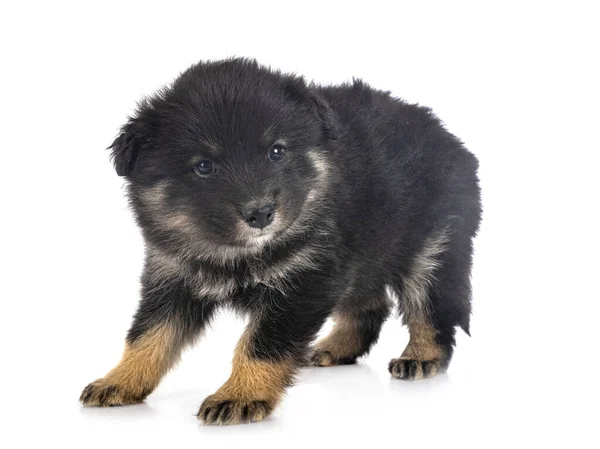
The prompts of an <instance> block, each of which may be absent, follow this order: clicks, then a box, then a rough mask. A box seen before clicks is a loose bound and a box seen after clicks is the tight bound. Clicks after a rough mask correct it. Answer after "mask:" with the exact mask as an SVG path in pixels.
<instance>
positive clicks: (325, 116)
mask: <svg viewBox="0 0 600 449" xmlns="http://www.w3.org/2000/svg"><path fill="white" fill-rule="evenodd" d="M310 98H311V102H312V105H313V108H314V110H315V112H316V114H317V116H318V117H319V118H320V119H321V124H322V125H321V129H322V130H323V135H324V136H325V137H327V138H328V139H330V140H337V138H338V135H339V123H338V117H337V115H336V113H335V112H334V111H333V109H331V106H329V103H327V100H325V98H323V97H322V96H321V94H320V93H319V92H318V91H317V90H316V88H315V87H314V86H311V88H310Z"/></svg>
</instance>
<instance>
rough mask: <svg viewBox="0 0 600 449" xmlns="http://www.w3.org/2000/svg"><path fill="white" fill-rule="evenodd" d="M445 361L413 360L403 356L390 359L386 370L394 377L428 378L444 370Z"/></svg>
mask: <svg viewBox="0 0 600 449" xmlns="http://www.w3.org/2000/svg"><path fill="white" fill-rule="evenodd" d="M446 368H447V363H446V362H445V361H442V360H415V359H410V358H405V357H400V358H398V359H392V360H390V364H389V366H388V371H389V372H390V374H391V375H392V377H395V378H396V379H402V380H418V379H428V378H429V377H433V376H435V375H436V374H438V373H441V372H444V371H445V370H446Z"/></svg>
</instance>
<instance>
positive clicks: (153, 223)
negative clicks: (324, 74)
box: [84, 59, 481, 423]
mask: <svg viewBox="0 0 600 449" xmlns="http://www.w3.org/2000/svg"><path fill="white" fill-rule="evenodd" d="M274 145H275V146H277V147H278V148H283V149H284V157H283V159H281V160H280V161H272V160H270V159H269V151H270V149H271V148H273V146H274ZM111 148H112V157H113V160H114V164H115V167H116V170H117V173H118V174H119V175H121V176H125V178H126V180H127V186H128V194H129V198H130V202H131V206H132V208H133V211H134V212H135V216H136V218H137V221H138V224H139V226H140V227H141V229H142V231H143V234H144V237H145V241H146V243H147V263H146V268H145V272H144V275H143V277H142V284H143V290H142V299H141V302H140V306H139V310H138V312H137V314H136V316H135V319H134V322H133V325H132V327H131V329H130V331H129V334H128V337H127V340H128V344H129V345H135V342H136V341H137V340H139V339H141V338H143V337H144V335H145V334H146V333H147V332H149V330H151V329H155V328H156V327H157V326H160V325H161V324H165V323H166V324H168V325H169V326H171V327H172V329H174V332H176V333H177V335H178V338H179V340H178V341H183V342H191V341H193V339H194V337H195V336H196V335H198V334H199V333H200V331H201V330H202V329H203V327H204V326H205V324H206V322H207V320H208V319H210V317H211V316H212V315H213V312H214V310H215V309H217V308H219V307H222V306H228V307H232V308H234V309H235V310H238V311H242V312H243V313H245V314H247V315H248V316H249V317H250V325H249V331H248V341H249V344H248V348H249V349H248V357H250V359H255V360H257V361H266V362H267V363H273V364H277V363H280V362H281V361H286V363H292V364H293V365H294V366H301V365H302V364H304V363H305V362H306V361H307V359H309V356H310V355H311V343H312V342H313V340H314V338H315V335H316V334H317V332H318V331H319V329H320V328H321V326H322V325H323V323H324V321H325V320H326V319H327V317H329V316H331V315H333V316H334V317H336V318H339V320H340V322H344V323H346V326H347V328H348V329H351V330H350V331H349V332H351V333H352V337H353V343H350V346H349V347H347V348H345V347H342V348H340V350H339V354H336V351H337V350H336V349H335V346H333V348H334V349H331V347H327V348H325V349H324V350H322V351H321V355H319V356H318V357H316V358H315V356H313V359H312V360H313V363H316V364H339V363H353V362H354V361H355V360H356V358H357V357H359V356H361V355H364V354H366V353H367V352H368V351H369V349H370V348H371V346H372V344H373V343H374V342H375V341H376V340H377V338H378V334H379V331H380V329H381V326H382V324H383V322H384V321H385V319H386V318H387V316H388V314H389V312H390V310H391V304H390V293H391V292H393V293H394V295H392V296H393V297H396V298H397V299H398V300H399V304H398V306H399V310H400V311H401V312H402V313H403V315H404V321H405V323H406V324H408V325H409V328H410V329H411V339H412V338H413V336H414V339H415V344H419V341H420V340H423V338H422V337H420V336H422V335H425V334H427V335H429V333H428V329H430V330H431V334H432V335H435V341H434V342H432V343H431V344H432V345H434V346H436V348H437V349H438V350H439V354H443V355H442V356H440V360H439V362H440V363H439V368H440V369H443V368H445V367H446V366H447V365H448V362H449V361H450V357H451V354H452V347H453V345H454V342H455V340H454V334H455V328H456V327H457V326H460V327H461V328H462V329H464V330H465V331H466V332H467V333H468V331H469V316H470V311H471V308H470V297H471V289H470V281H469V279H470V269H471V257H472V239H473V237H474V236H475V234H476V232H477V229H478V226H479V222H480V215H481V206H480V192H479V187H478V179H477V166H478V163H477V160H476V158H475V157H474V156H473V155H472V154H471V153H470V152H468V151H467V150H466V149H465V148H464V146H463V145H462V143H461V142H460V141H459V140H458V139H457V138H456V137H455V136H453V135H452V134H450V133H449V132H448V131H446V129H444V127H443V126H442V124H441V122H440V120H439V119H438V118H437V117H436V116H435V115H434V114H433V113H432V112H431V111H430V110H429V109H427V108H424V107H421V106H417V105H412V104H407V103H406V102H404V101H402V100H399V99H397V98H394V97H392V96H391V95H390V93H389V92H383V91H378V90H375V89H373V88H371V87H369V86H368V85H367V84H365V83H363V82H361V81H354V82H353V83H352V84H344V85H340V86H330V87H321V86H315V85H308V84H307V83H305V81H304V80H303V78H301V77H298V76H294V75H288V74H282V73H280V72H278V71H275V70H271V69H268V68H265V67H263V66H261V65H259V64H257V63H256V62H254V61H251V60H245V59H230V60H225V61H218V62H207V63H204V62H203V63H199V64H197V65H194V66H193V67H191V68H190V69H188V70H187V71H186V72H184V73H183V74H182V75H181V76H180V77H179V78H178V79H177V80H176V81H175V82H174V83H173V84H172V85H171V86H170V87H168V88H165V89H163V90H161V91H160V92H158V93H157V94H155V95H154V96H152V97H150V98H148V99H146V100H144V101H143V102H142V103H141V104H140V106H139V108H138V110H137V112H136V114H135V116H133V117H131V118H130V120H129V121H128V122H127V124H125V125H124V127H123V128H122V132H121V134H120V136H119V137H118V138H117V139H116V140H115V142H114V143H113V144H112V146H111ZM202 161H211V162H212V164H213V167H214V168H215V170H216V171H214V172H213V173H210V174H201V173H198V170H197V166H198V164H199V163H200V162H202ZM267 203H268V204H271V205H273V206H274V208H275V221H274V222H273V224H271V225H269V226H267V227H265V228H264V229H262V230H261V229H251V228H250V227H249V226H248V224H247V222H246V221H245V218H244V217H245V214H246V213H247V211H248V210H253V208H258V207H261V206H263V205H264V204H267ZM340 326H342V325H340ZM411 326H413V327H411ZM413 329H414V333H413ZM419 329H421V330H419ZM423 329H425V331H423ZM334 332H335V330H334ZM419 332H420V333H419ZM413 334H414V335H413ZM411 341H412V340H411ZM337 345H338V346H339V343H337ZM180 346H181V345H180ZM180 346H177V347H174V346H172V347H169V349H168V350H169V351H179V350H180ZM330 346H331V345H330ZM317 348H318V346H317ZM323 352H325V353H327V354H326V355H327V357H328V360H329V362H330V363H319V360H321V361H322V360H323V358H322V356H323V354H322V353H323ZM416 353H417V354H418V353H419V351H417V352H416ZM317 355H318V354H317ZM414 358H415V357H412V356H411V357H405V359H407V360H408V361H407V362H406V363H407V365H406V366H407V367H408V368H406V372H405V373H404V371H402V370H403V368H402V366H399V367H398V366H397V367H396V370H399V371H394V370H392V366H390V370H391V371H392V374H394V375H395V376H396V377H399V378H415V377H418V376H417V373H418V370H419V368H418V365H417V364H418V363H420V362H422V363H423V365H422V366H423V368H422V372H421V374H422V376H421V377H428V376H429V373H430V369H429V367H430V366H431V365H430V364H431V363H432V361H431V360H420V361H419V360H416V361H415V360H413V359H414ZM425 358H426V359H427V357H425ZM417 359H418V357H417ZM442 359H443V360H442ZM436 360H437V359H436ZM290 361H291V362H290ZM434 362H435V360H434ZM426 367H427V368H426ZM395 373H400V374H398V375H396V374H395ZM402 373H404V374H402ZM140 399H143V398H140ZM85 402H86V401H85V400H84V403H85ZM228 404H229V402H228ZM99 405H107V404H103V403H101V404H99ZM108 405H114V404H108ZM203 416H205V417H206V416H210V413H209V411H206V410H205V411H204V413H203ZM222 418H223V417H221V418H215V419H214V420H212V421H211V420H210V419H207V421H208V422H217V421H218V422H224V423H227V422H230V421H231V419H230V418H229V414H228V416H227V417H226V418H224V419H222ZM219 419H220V421H219ZM257 419H260V418H257ZM247 420H253V419H252V417H247Z"/></svg>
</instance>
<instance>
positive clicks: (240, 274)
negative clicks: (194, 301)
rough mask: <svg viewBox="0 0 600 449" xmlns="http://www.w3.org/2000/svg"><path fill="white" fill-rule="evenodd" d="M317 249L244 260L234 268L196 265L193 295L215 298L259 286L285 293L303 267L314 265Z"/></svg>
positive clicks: (315, 264) (232, 294)
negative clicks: (278, 256)
mask: <svg viewBox="0 0 600 449" xmlns="http://www.w3.org/2000/svg"><path fill="white" fill-rule="evenodd" d="M317 256H318V253H317V251H316V250H312V249H305V250H302V251H297V252H294V253H291V254H289V255H287V256H286V257H282V258H280V259H276V260H270V261H268V262H267V261H261V260H254V261H247V262H243V263H239V264H237V265H236V266H235V267H233V268H227V267H214V266H211V265H206V264H199V265H198V266H196V267H195V269H194V273H193V280H192V281H193V284H194V290H195V292H196V294H197V295H198V296H200V297H207V298H211V299H215V300H225V299H228V298H232V297H233V296H234V295H236V294H238V293H243V292H244V291H245V290H248V289H254V288H255V287H261V288H263V289H273V290H277V291H278V292H280V293H282V294H286V293H287V292H288V291H289V290H290V289H291V288H292V287H293V286H294V285H295V284H296V282H297V280H298V276H299V275H300V273H301V272H302V271H303V270H306V269H311V268H316V267H317Z"/></svg>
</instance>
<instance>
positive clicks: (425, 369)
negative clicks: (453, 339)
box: [389, 319, 447, 380]
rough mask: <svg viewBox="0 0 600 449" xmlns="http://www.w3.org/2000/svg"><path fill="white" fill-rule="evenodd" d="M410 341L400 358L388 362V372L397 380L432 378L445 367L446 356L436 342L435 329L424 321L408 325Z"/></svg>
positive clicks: (414, 321) (415, 321)
mask: <svg viewBox="0 0 600 449" xmlns="http://www.w3.org/2000/svg"><path fill="white" fill-rule="evenodd" d="M408 330H409V333H410V340H409V342H408V345H407V346H406V349H404V352H403V353H402V355H401V356H400V358H397V359H393V360H391V361H390V365H389V371H390V373H391V374H392V376H394V377H396V378H398V379H405V380H418V379H425V378H428V377H433V376H435V375H436V374H438V373H439V372H441V371H443V370H444V369H445V367H446V361H447V354H446V351H445V350H444V349H443V348H442V347H440V346H439V345H438V344H437V342H436V340H435V337H436V331H435V329H434V328H433V327H432V326H431V325H430V324H429V323H428V322H427V320H425V319H418V320H417V319H413V321H411V322H410V323H409V325H408Z"/></svg>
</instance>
